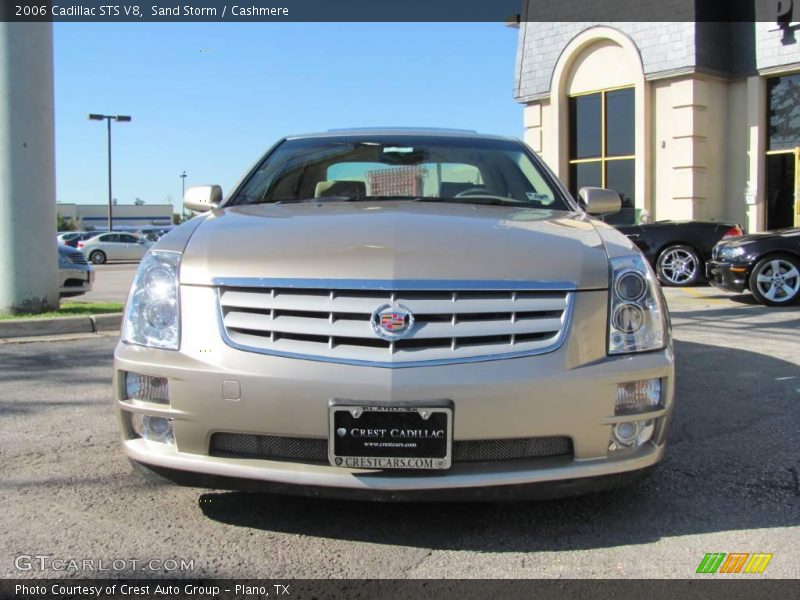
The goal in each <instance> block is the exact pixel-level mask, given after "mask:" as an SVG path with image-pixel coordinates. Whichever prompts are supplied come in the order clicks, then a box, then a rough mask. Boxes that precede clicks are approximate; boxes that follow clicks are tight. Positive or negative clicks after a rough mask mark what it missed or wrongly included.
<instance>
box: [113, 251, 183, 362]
mask: <svg viewBox="0 0 800 600" xmlns="http://www.w3.org/2000/svg"><path fill="white" fill-rule="evenodd" d="M180 262H181V255H180V254H178V253H176V252H164V251H161V250H151V251H150V252H148V253H147V254H145V256H144V258H143V259H142V263H141V264H140V265H139V270H138V271H137V272H136V277H135V279H134V280H133V285H132V286H131V292H130V295H129V296H128V306H127V308H126V309H125V324H124V328H123V332H122V339H123V341H125V342H128V343H131V344H139V345H141V346H150V347H151V348H166V349H167V350H177V349H178V346H179V345H180V303H179V301H178V267H179V266H180Z"/></svg>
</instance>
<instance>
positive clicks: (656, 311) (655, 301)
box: [608, 255, 667, 354]
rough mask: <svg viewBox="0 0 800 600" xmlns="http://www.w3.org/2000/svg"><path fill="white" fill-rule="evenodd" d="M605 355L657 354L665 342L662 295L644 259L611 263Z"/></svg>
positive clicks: (620, 260) (613, 261)
mask: <svg viewBox="0 0 800 600" xmlns="http://www.w3.org/2000/svg"><path fill="white" fill-rule="evenodd" d="M609 295H610V310H609V315H608V317H609V324H608V353H609V354H626V353H629V352H645V351H647V350H660V349H661V348H663V347H664V346H665V345H666V342H667V331H666V329H667V327H666V315H665V307H664V305H663V301H662V298H661V291H660V289H659V287H658V283H657V282H656V278H655V276H654V275H653V271H652V269H651V268H650V265H649V264H647V261H645V259H644V257H642V256H640V255H637V256H623V257H620V258H612V259H611V286H610V289H609Z"/></svg>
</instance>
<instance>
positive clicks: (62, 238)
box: [56, 231, 85, 245]
mask: <svg viewBox="0 0 800 600" xmlns="http://www.w3.org/2000/svg"><path fill="white" fill-rule="evenodd" d="M84 233H85V232H84V231H65V232H63V233H59V234H58V235H57V236H56V241H57V242H58V243H59V244H64V245H69V242H71V241H73V240H77V239H78V238H80V236H81V235H83V234H84ZM76 243H77V242H76Z"/></svg>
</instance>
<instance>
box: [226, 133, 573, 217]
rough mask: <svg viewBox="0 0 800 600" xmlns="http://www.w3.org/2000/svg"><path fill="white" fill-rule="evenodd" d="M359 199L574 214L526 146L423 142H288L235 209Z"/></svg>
mask: <svg viewBox="0 0 800 600" xmlns="http://www.w3.org/2000/svg"><path fill="white" fill-rule="evenodd" d="M361 200H414V201H428V202H434V201H442V202H465V203H473V204H509V205H520V206H524V207H526V208H544V209H549V210H562V211H568V210H573V208H572V207H571V206H570V205H569V204H568V202H567V201H566V200H565V199H564V197H563V195H562V194H561V192H560V191H559V190H558V188H556V187H555V184H553V183H552V182H551V180H550V178H549V177H548V176H547V175H546V174H545V173H544V172H543V169H542V168H541V167H540V166H539V165H538V164H536V162H534V160H533V159H532V158H531V157H530V156H529V155H528V153H527V152H526V150H525V149H524V148H523V147H522V145H521V144H518V143H516V142H514V141H510V140H509V141H506V140H499V139H498V140H495V139H487V138H438V137H428V138H426V137H422V136H420V137H414V136H380V137H376V138H357V139H356V138H352V137H330V138H328V137H320V138H309V139H290V140H286V141H284V142H282V143H281V144H280V145H279V146H278V147H277V148H276V149H274V151H273V152H271V153H270V154H269V155H268V156H267V157H266V158H265V159H264V160H263V161H262V162H261V164H260V165H259V166H258V167H257V168H256V170H255V171H254V172H253V173H252V174H251V175H250V177H249V178H248V179H247V181H246V182H245V184H244V185H243V186H242V187H241V189H240V190H239V192H238V193H237V194H236V195H235V197H234V198H233V199H232V201H231V202H230V205H236V204H259V203H268V202H279V203H288V202H303V201H320V202H321V201H361Z"/></svg>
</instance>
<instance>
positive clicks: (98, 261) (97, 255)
mask: <svg viewBox="0 0 800 600" xmlns="http://www.w3.org/2000/svg"><path fill="white" fill-rule="evenodd" d="M89 260H90V261H92V264H95V265H104V264H105V263H106V260H107V259H106V253H105V252H103V251H102V250H95V251H94V252H92V253H91V254H90V255H89Z"/></svg>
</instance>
